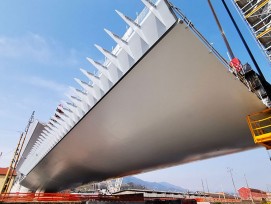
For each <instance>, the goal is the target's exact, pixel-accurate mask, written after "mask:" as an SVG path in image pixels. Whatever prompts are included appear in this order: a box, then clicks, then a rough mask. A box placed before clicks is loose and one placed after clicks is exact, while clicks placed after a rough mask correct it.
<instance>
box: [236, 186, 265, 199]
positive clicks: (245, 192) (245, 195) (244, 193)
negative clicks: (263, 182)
mask: <svg viewBox="0 0 271 204" xmlns="http://www.w3.org/2000/svg"><path fill="white" fill-rule="evenodd" d="M238 192H239V195H240V197H241V199H242V200H250V199H251V197H252V199H253V200H255V201H260V200H266V199H267V193H266V192H265V191H261V190H259V189H254V188H245V187H242V188H240V189H239V190H238Z"/></svg>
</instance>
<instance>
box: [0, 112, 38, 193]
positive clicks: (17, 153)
mask: <svg viewBox="0 0 271 204" xmlns="http://www.w3.org/2000/svg"><path fill="white" fill-rule="evenodd" d="M34 113H35V111H33V113H32V115H31V117H30V119H29V121H28V124H27V127H26V129H25V132H23V133H22V134H21V136H20V140H19V142H18V145H17V148H16V150H15V152H14V156H13V158H12V160H11V163H10V166H9V168H8V171H7V173H6V176H5V179H4V184H3V187H2V189H0V195H1V194H6V193H9V190H10V185H12V181H13V180H12V178H13V176H14V174H15V169H16V166H17V163H18V160H19V158H20V155H21V151H22V148H23V146H24V142H25V139H26V135H27V132H28V129H29V126H30V124H31V123H32V122H33V120H34Z"/></svg>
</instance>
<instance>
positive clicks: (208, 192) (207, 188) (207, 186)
mask: <svg viewBox="0 0 271 204" xmlns="http://www.w3.org/2000/svg"><path fill="white" fill-rule="evenodd" d="M205 182H206V187H207V191H208V193H210V190H209V186H208V182H207V179H205Z"/></svg>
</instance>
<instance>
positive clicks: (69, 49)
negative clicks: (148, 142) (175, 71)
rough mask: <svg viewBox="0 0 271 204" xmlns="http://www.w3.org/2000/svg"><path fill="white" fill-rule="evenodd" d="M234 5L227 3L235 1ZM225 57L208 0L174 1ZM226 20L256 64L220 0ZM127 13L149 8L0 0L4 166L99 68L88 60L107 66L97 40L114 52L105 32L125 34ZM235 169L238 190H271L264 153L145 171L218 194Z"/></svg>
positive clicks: (136, 2) (266, 67) (111, 0)
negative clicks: (30, 129)
mask: <svg viewBox="0 0 271 204" xmlns="http://www.w3.org/2000/svg"><path fill="white" fill-rule="evenodd" d="M229 2H230V1H228V3H229ZM172 3H174V4H175V5H176V6H178V7H179V8H181V9H182V10H183V12H184V13H185V14H186V15H187V17H188V18H189V19H191V21H192V22H193V24H194V25H195V26H196V27H197V28H198V29H199V30H200V31H201V32H202V33H203V35H204V36H205V37H206V38H207V39H208V40H209V41H210V42H211V43H213V45H214V46H215V48H217V49H218V50H219V51H220V52H221V54H222V55H223V56H224V57H227V55H226V48H225V46H224V44H223V42H222V39H221V36H220V34H219V31H218V28H217V26H216V24H215V22H214V19H213V17H212V15H211V13H210V9H209V8H208V5H207V0H201V1H199V0H190V1H185V0H172ZM213 3H214V7H215V9H216V10H217V11H218V14H219V19H220V20H221V23H222V25H223V27H224V29H225V32H226V35H227V37H228V39H229V41H230V44H231V45H232V48H233V51H234V53H235V54H236V56H238V57H239V58H240V59H241V61H242V62H246V61H248V62H251V61H250V59H249V58H248V55H247V54H246V52H245V49H244V47H243V46H242V44H241V42H240V40H239V38H238V36H237V34H236V32H235V31H234V30H233V26H232V25H231V22H230V20H229V18H228V17H227V14H226V13H225V11H224V9H223V7H222V3H221V2H220V1H214V0H213ZM230 7H231V10H232V11H233V12H234V16H235V17H236V19H237V22H238V24H239V25H240V28H241V30H242V31H243V33H244V34H245V38H246V39H247V40H248V43H249V45H250V47H251V48H252V51H253V53H254V55H255V56H256V57H257V60H258V62H259V64H260V65H261V67H262V69H263V72H264V74H265V76H266V78H267V79H268V81H269V82H270V81H271V74H270V64H269V63H268V62H267V61H266V59H265V57H264V56H263V54H262V53H261V51H260V50H259V49H258V45H257V44H256V43H255V41H254V40H253V39H252V37H251V35H250V33H249V31H248V29H247V27H245V26H244V23H243V22H242V21H241V20H240V18H239V16H238V15H237V14H236V12H235V10H234V8H233V7H232V6H230ZM115 9H117V10H120V11H121V12H123V13H124V14H126V15H128V16H130V17H131V18H135V17H136V13H137V12H140V11H141V10H142V9H143V4H142V3H141V1H140V0H129V1H123V0H99V1H89V0H77V1H75V0H73V1H69V2H67V1H65V0H58V1H54V0H47V1H41V0H25V1H23V2H22V1H15V0H9V1H1V2H0V72H1V74H0V94H1V95H0V104H1V108H0V119H1V123H0V141H1V142H0V152H3V156H2V157H1V158H0V166H7V165H8V164H9V162H10V158H11V156H12V154H13V151H14V149H15V147H16V143H17V142H18V139H19V135H20V134H19V132H18V131H22V130H24V128H25V126H26V124H27V121H28V119H29V117H30V115H31V113H32V111H33V110H35V111H36V114H35V116H36V118H37V119H39V120H41V121H44V122H46V121H47V120H48V118H49V117H50V116H51V115H52V113H53V112H54V110H55V108H56V106H57V105H58V104H59V103H60V100H62V99H65V93H67V92H68V87H69V86H77V85H76V83H75V82H74V80H73V78H75V77H76V78H82V79H84V76H83V74H82V73H81V72H80V70H79V68H85V69H88V70H91V69H93V68H92V67H91V65H90V64H89V63H88V62H87V60H86V57H91V58H94V59H96V60H98V61H102V60H103V59H104V57H103V56H102V55H101V54H100V53H99V51H98V50H97V49H96V48H95V47H94V46H93V45H94V44H95V43H96V44H99V45H101V46H102V47H104V48H106V49H108V50H111V49H112V46H115V43H114V42H113V41H112V39H110V37H108V36H107V34H106V33H105V32H104V30H103V29H104V28H107V29H109V30H111V31H113V32H115V33H116V34H118V35H123V33H124V32H125V30H126V28H127V26H126V24H125V23H124V22H123V21H122V20H121V19H120V17H119V16H118V15H117V14H116V13H115ZM227 167H231V168H232V169H233V175H234V178H235V180H236V185H237V187H241V186H243V185H245V181H244V177H243V174H244V173H246V176H247V179H248V182H249V185H251V186H252V187H255V188H261V189H263V190H266V189H267V187H268V188H270V189H271V180H270V179H271V176H270V170H271V162H270V161H269V160H268V155H267V152H266V151H265V150H264V149H263V148H259V149H255V150H251V151H247V152H243V153H239V154H234V155H228V156H224V157H218V158H214V159H209V160H205V161H199V162H194V163H191V164H186V165H182V166H177V167H173V168H167V169H164V170H159V171H155V172H150V173H146V174H141V175H139V176H138V177H140V178H143V179H146V180H149V181H169V182H171V183H173V184H176V185H180V186H183V187H185V188H189V189H191V190H201V189H202V187H201V179H203V180H204V181H205V183H206V180H207V182H208V186H209V188H210V190H212V191H219V190H221V185H222V187H223V189H224V190H226V191H233V187H232V183H231V180H230V177H229V174H228V173H227V169H226V168H227Z"/></svg>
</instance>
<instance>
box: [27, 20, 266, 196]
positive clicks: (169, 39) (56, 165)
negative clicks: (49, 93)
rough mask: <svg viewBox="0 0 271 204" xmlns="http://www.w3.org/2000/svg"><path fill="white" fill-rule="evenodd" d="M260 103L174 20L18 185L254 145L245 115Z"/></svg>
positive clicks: (84, 178) (101, 174) (55, 184)
mask: <svg viewBox="0 0 271 204" xmlns="http://www.w3.org/2000/svg"><path fill="white" fill-rule="evenodd" d="M264 108H265V106H264V105H263V104H262V103H261V101H260V100H259V99H258V98H257V97H256V96H255V95H254V94H253V93H251V92H249V91H248V90H247V88H246V87H245V86H244V85H243V84H242V83H240V82H239V81H238V80H236V79H235V77H233V75H231V74H230V73H229V72H228V71H227V69H226V68H225V67H224V66H223V65H222V64H221V62H220V61H219V60H218V59H217V58H216V57H215V56H214V55H213V54H212V53H210V52H209V50H208V49H207V48H206V47H205V46H204V44H203V43H201V42H200V41H199V39H198V38H197V37H196V36H195V35H194V33H193V32H191V31H190V30H189V28H187V26H186V25H184V24H176V25H175V26H174V27H173V29H172V30H171V31H170V32H169V33H168V34H167V35H166V36H165V37H164V38H163V39H161V41H160V42H159V43H158V44H156V45H155V46H154V47H153V49H151V50H150V51H149V53H148V54H147V55H145V56H144V57H143V58H142V59H141V60H140V61H139V62H138V64H136V65H135V66H134V67H133V69H132V70H130V72H129V73H128V74H127V75H126V76H125V77H124V78H122V79H121V81H119V83H117V84H116V86H115V87H114V88H113V89H112V90H110V92H109V93H107V94H106V95H105V96H104V98H102V100H100V101H99V102H98V103H97V104H96V106H95V107H94V108H93V109H92V110H91V111H90V112H89V113H88V114H86V115H85V116H84V117H83V119H82V120H81V121H80V122H79V123H78V124H77V125H75V127H74V128H73V129H72V130H71V131H70V132H69V133H68V135H67V136H66V137H64V138H63V139H62V140H61V142H60V143H58V144H57V145H56V146H55V147H54V148H53V149H52V150H51V151H50V152H49V153H48V154H47V155H46V156H45V157H44V158H43V159H42V160H41V161H40V162H39V164H38V165H37V166H35V168H34V169H33V170H32V171H31V172H30V173H29V174H28V175H27V177H26V178H25V179H24V180H23V181H22V184H23V185H24V186H26V187H28V188H30V189H32V190H36V189H45V190H46V191H58V190H61V189H65V188H67V187H70V186H76V185H79V184H81V183H84V182H88V181H100V180H105V179H107V178H112V177H117V176H124V175H129V174H134V173H139V172H142V171H147V170H151V169H154V168H162V167H165V166H170V165H175V164H183V163H187V162H191V161H195V160H201V159H205V158H210V157H214V156H218V155H224V154H228V153H233V152H238V151H243V150H246V149H249V148H253V147H254V143H253V141H252V139H251V136H250V132H249V129H248V127H247V124H246V121H245V116H246V115H247V114H249V113H252V112H255V111H259V110H262V109H264Z"/></svg>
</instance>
